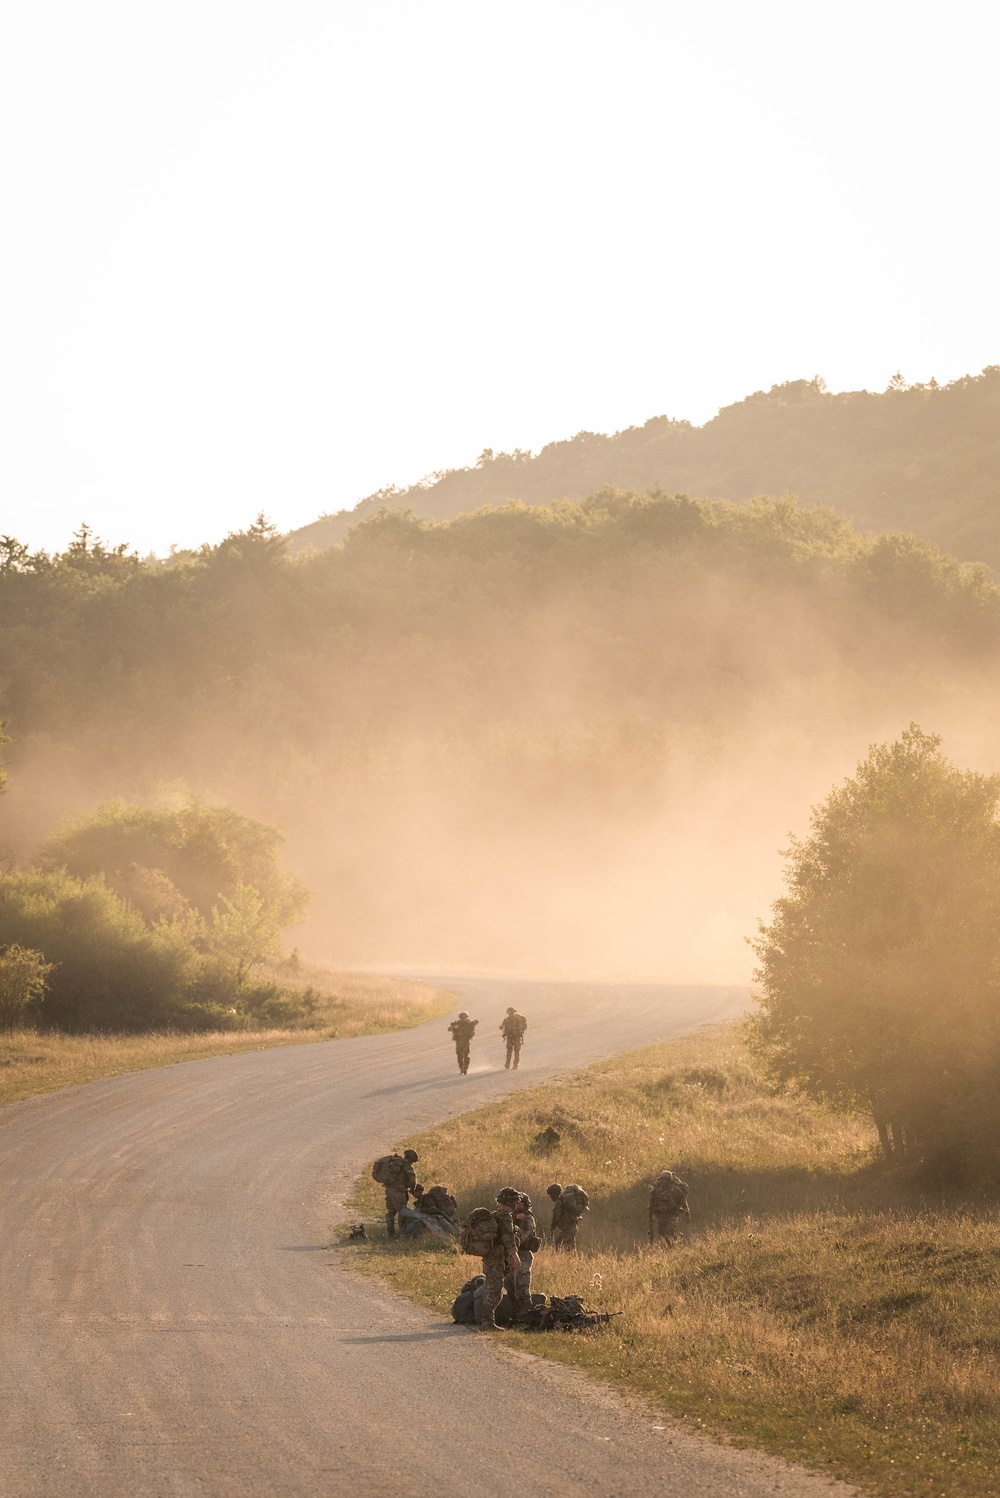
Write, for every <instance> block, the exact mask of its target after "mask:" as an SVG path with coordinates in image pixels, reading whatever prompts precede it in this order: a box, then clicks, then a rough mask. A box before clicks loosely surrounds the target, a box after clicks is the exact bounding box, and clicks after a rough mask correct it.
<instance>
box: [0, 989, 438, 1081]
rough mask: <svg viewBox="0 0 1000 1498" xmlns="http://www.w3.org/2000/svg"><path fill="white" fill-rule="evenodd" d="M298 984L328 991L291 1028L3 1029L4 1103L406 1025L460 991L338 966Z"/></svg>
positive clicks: (430, 1014) (1, 1078)
mask: <svg viewBox="0 0 1000 1498" xmlns="http://www.w3.org/2000/svg"><path fill="white" fill-rule="evenodd" d="M281 981H282V982H283V983H284V984H285V985H286V986H287V987H290V986H292V985H293V983H300V984H301V986H302V987H307V986H309V985H311V986H312V987H313V988H314V989H315V990H317V991H318V992H319V993H320V994H321V995H322V998H321V1000H320V1002H319V1005H318V1007H317V1009H316V1012H315V1014H314V1015H313V1016H312V1017H311V1019H310V1021H309V1024H308V1026H303V1027H301V1028H299V1029H289V1030H226V1031H218V1032H214V1031H213V1032H208V1033H203V1034H187V1033H181V1032H179V1031H153V1032H151V1033H149V1034H143V1035H63V1034H59V1033H56V1032H52V1031H43V1030H13V1031H10V1030H8V1031H0V1103H11V1102H15V1101H16V1100H17V1099H18V1098H24V1097H29V1096H30V1095H31V1094H33V1093H37V1092H52V1091H53V1090H54V1089H55V1088H58V1087H70V1086H72V1085H73V1084H74V1083H77V1082H93V1081H96V1080H97V1079H98V1078H99V1077H116V1076H120V1075H121V1074H122V1073H124V1072H131V1071H145V1070H146V1069H147V1068H148V1067H152V1066H170V1065H172V1064H173V1063H174V1062H177V1061H197V1060H200V1059H202V1058H203V1057H206V1056H228V1055H232V1054H233V1053H234V1052H236V1051H262V1050H265V1049H268V1048H269V1047H271V1046H280V1045H303V1044H305V1043H306V1042H309V1041H314V1040H344V1039H347V1038H348V1037H350V1036H352V1035H381V1034H384V1033H385V1032H387V1031H389V1030H406V1029H409V1028H411V1027H412V1026H413V1025H422V1024H423V1023H424V1021H425V1020H429V1019H434V1018H435V1017H436V1016H437V1015H440V1014H447V1013H448V1010H449V1009H451V1008H453V1006H454V1003H455V998H454V995H453V994H450V993H448V992H446V990H444V989H441V988H434V987H432V986H431V985H430V984H426V983H417V982H415V981H413V980H412V979H409V978H385V977H379V976H377V975H374V974H369V973H336V972H332V971H331V970H329V969H326V968H317V967H305V966H304V967H303V968H302V969H301V970H300V972H299V973H298V975H297V976H296V977H295V978H294V979H293V980H289V978H288V977H287V975H286V974H282V978H281Z"/></svg>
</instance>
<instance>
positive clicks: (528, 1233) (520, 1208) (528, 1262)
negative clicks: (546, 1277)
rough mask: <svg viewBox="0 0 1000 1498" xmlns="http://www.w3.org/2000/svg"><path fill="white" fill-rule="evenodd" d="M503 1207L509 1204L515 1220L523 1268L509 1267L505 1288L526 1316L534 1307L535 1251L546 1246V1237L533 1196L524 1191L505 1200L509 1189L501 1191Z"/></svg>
mask: <svg viewBox="0 0 1000 1498" xmlns="http://www.w3.org/2000/svg"><path fill="white" fill-rule="evenodd" d="M506 1192H513V1187H510V1186H508V1187H507V1188H506ZM497 1201H498V1202H499V1203H500V1205H501V1206H507V1205H509V1206H510V1207H511V1215H512V1217H513V1219H514V1232H515V1233H516V1235H517V1256H518V1258H519V1259H520V1261H521V1267H520V1269H508V1271H507V1274H506V1276H505V1278H504V1288H505V1289H506V1291H507V1294H508V1295H509V1296H510V1298H511V1300H512V1301H513V1303H514V1313H515V1315H522V1314H523V1313H525V1312H527V1311H530V1310H531V1266H532V1264H533V1263H534V1258H535V1254H536V1252H537V1251H538V1249H540V1248H541V1246H542V1240H541V1239H540V1238H539V1236H538V1228H537V1226H536V1224H535V1218H534V1215H533V1213H532V1210H531V1197H530V1196H528V1195H527V1194H526V1193H525V1192H524V1191H521V1192H519V1193H517V1201H516V1202H515V1201H512V1200H510V1198H509V1197H507V1198H506V1199H505V1192H504V1191H501V1193H500V1195H499V1196H498V1197H497Z"/></svg>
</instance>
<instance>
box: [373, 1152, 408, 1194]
mask: <svg viewBox="0 0 1000 1498" xmlns="http://www.w3.org/2000/svg"><path fill="white" fill-rule="evenodd" d="M405 1168H406V1161H405V1160H404V1159H403V1157H402V1155H381V1156H380V1157H379V1158H378V1159H377V1160H376V1161H375V1164H374V1165H373V1166H372V1180H373V1181H377V1182H378V1183H379V1185H380V1186H398V1185H399V1184H400V1182H401V1180H402V1177H403V1171H404V1170H405Z"/></svg>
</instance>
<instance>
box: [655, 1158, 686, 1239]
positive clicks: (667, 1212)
mask: <svg viewBox="0 0 1000 1498" xmlns="http://www.w3.org/2000/svg"><path fill="white" fill-rule="evenodd" d="M682 1217H686V1218H687V1220H688V1222H690V1221H691V1208H690V1207H689V1206H688V1188H687V1186H686V1185H685V1183H684V1182H683V1181H682V1180H681V1179H680V1177H679V1176H675V1175H674V1173H673V1171H672V1170H664V1171H661V1172H660V1174H659V1175H658V1176H657V1177H656V1180H655V1181H654V1182H653V1184H652V1186H651V1187H650V1188H649V1241H650V1243H654V1242H655V1241H656V1237H657V1234H658V1235H659V1236H660V1237H661V1238H663V1239H664V1240H665V1242H667V1243H670V1244H672V1243H673V1241H674V1239H675V1238H676V1237H677V1230H678V1228H679V1227H680V1220H681V1218H682Z"/></svg>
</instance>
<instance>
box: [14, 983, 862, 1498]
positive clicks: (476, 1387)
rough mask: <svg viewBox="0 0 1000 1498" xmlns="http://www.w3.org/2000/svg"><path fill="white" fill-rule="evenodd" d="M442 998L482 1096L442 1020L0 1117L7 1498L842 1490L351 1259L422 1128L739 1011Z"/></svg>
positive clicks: (533, 995)
mask: <svg viewBox="0 0 1000 1498" xmlns="http://www.w3.org/2000/svg"><path fill="white" fill-rule="evenodd" d="M451 987H452V988H453V989H454V990H455V991H457V992H460V993H461V996H462V998H463V1000H464V1002H465V1003H466V1004H467V1005H468V1007H469V1008H470V1009H472V1010H473V1011H474V1012H475V1011H478V1012H480V1013H481V1014H482V1016H483V1026H482V1028H483V1029H484V1031H485V1032H486V1035H487V1036H488V1037H489V1038H490V1044H489V1045H487V1044H486V1043H482V1042H481V1043H480V1044H479V1045H478V1051H477V1052H474V1055H473V1065H474V1066H476V1065H477V1063H480V1065H481V1068H482V1069H479V1070H475V1071H473V1072H471V1073H470V1075H469V1076H468V1077H460V1076H459V1075H458V1073H457V1071H456V1070H455V1069H454V1059H453V1056H452V1055H451V1054H449V1050H448V1047H447V1044H446V1042H447V1036H446V1035H445V1034H444V1033H443V1027H444V1024H445V1023H446V1021H442V1020H436V1021H434V1022H433V1023H432V1024H430V1025H428V1026H424V1027H423V1028H421V1029H419V1030H415V1031H409V1032H406V1033H403V1034H398V1035H385V1036H368V1037H363V1038H360V1039H357V1040H348V1041H332V1042H328V1043H325V1044H320V1045H309V1046H300V1047H291V1048H288V1049H283V1050H274V1051H262V1052H257V1053H253V1054H250V1055H240V1056H231V1057H223V1058H218V1059H213V1060H210V1061H196V1062H188V1063H185V1064H184V1065H181V1066H173V1067H168V1068H164V1069H162V1070H159V1071H150V1072H143V1073H139V1074H136V1075H133V1076H128V1077H118V1078H114V1079H109V1080H107V1081H104V1082H94V1083H90V1084H88V1085H87V1086H84V1087H77V1088H73V1089H70V1090H67V1091H65V1092H61V1093H55V1094H52V1095H50V1096H48V1097H42V1098H34V1099H29V1100H28V1101H26V1102H22V1103H14V1104H12V1105H10V1106H8V1107H6V1108H4V1109H0V1181H2V1183H3V1196H2V1213H3V1224H2V1227H0V1494H2V1495H3V1498H29V1495H30V1498H36V1495H37V1498H78V1495H80V1498H82V1495H86V1498H106V1495H107V1498H117V1495H119V1494H120V1495H125V1498H147V1495H148V1498H154V1495H155V1498H168V1495H169V1498H188V1495H199V1498H205V1495H208V1498H216V1495H219V1498H243V1495H255V1498H256V1495H269V1498H300V1495H301V1498H318V1495H326V1494H341V1493H348V1492H349V1493H351V1494H358V1495H365V1498H383V1495H385V1498H398V1495H408V1494H421V1495H423V1494H429V1493H433V1494H435V1495H441V1498H480V1495H482V1498H487V1495H488V1498H493V1495H497V1494H507V1493H508V1492H511V1491H517V1492H519V1493H522V1494H542V1493H544V1494H553V1495H583V1494H588V1495H591V1494H593V1495H598V1494H600V1495H618V1494H621V1495H625V1494H629V1495H645V1494H652V1493H662V1492H664V1491H667V1490H668V1489H670V1490H674V1489H676V1490H679V1491H683V1492H685V1494H686V1498H692V1495H701V1494H704V1495H708V1494H711V1495H723V1494H725V1495H730V1494H733V1495H735V1494H741V1495H748V1498H750V1495H753V1498H757V1495H762V1494H764V1493H768V1494H772V1493H773V1492H774V1491H775V1490H778V1491H780V1492H782V1493H785V1494H796V1495H803V1498H805V1495H812V1494H820V1493H824V1494H828V1493H831V1492H834V1491H835V1488H834V1486H833V1485H832V1484H829V1483H827V1482H826V1481H825V1480H823V1479H821V1478H816V1477H813V1476H811V1475H810V1474H807V1473H802V1472H800V1471H797V1470H796V1469H794V1468H791V1467H785V1466H783V1465H782V1464H780V1463H777V1462H774V1461H772V1460H771V1459H769V1458H764V1457H759V1456H754V1455H747V1454H744V1453H739V1452H734V1451H727V1450H725V1449H723V1448H720V1447H716V1446H713V1445H711V1444H710V1443H708V1442H704V1441H700V1440H699V1439H698V1438H697V1437H695V1436H690V1435H687V1434H685V1433H684V1432H682V1431H681V1430H680V1429H679V1428H673V1427H670V1426H667V1427H666V1428H664V1429H657V1428H656V1426H657V1425H663V1424H664V1422H662V1421H660V1422H656V1421H655V1420H654V1417H651V1416H649V1415H648V1414H643V1413H641V1412H640V1413H635V1412H632V1411H630V1409H629V1408H628V1407H626V1406H625V1405H624V1404H623V1403H621V1402H620V1401H618V1400H617V1399H616V1398H614V1397H613V1396H611V1395H610V1394H607V1393H605V1392H602V1391H601V1390H600V1389H597V1388H595V1387H594V1386H592V1385H590V1384H588V1383H587V1382H586V1381H584V1380H583V1379H581V1378H579V1377H577V1376H575V1375H573V1374H572V1373H566V1372H565V1371H564V1370H561V1369H559V1368H556V1367H554V1366H553V1365H550V1364H547V1363H544V1362H540V1361H537V1360H535V1359H530V1358H525V1357H519V1356H518V1355H516V1354H514V1353H512V1352H511V1351H510V1350H506V1349H504V1348H503V1347H502V1346H500V1345H497V1340H498V1339H496V1338H484V1337H477V1336H476V1335H475V1334H472V1333H469V1332H468V1331H466V1330H465V1329H464V1328H453V1327H451V1326H450V1325H442V1324H441V1323H440V1322H439V1321H437V1320H436V1319H435V1318H434V1317H433V1316H431V1315H430V1314H428V1313H427V1312H426V1311H422V1310H420V1309H418V1308H416V1307H413V1306H410V1305H409V1304H408V1303H405V1302H402V1301H400V1300H399V1299H397V1298H395V1297H394V1296H392V1295H391V1293H389V1292H388V1291H386V1290H383V1289H382V1288H380V1287H379V1286H378V1285H377V1284H375V1283H373V1282H371V1281H368V1280H366V1279H362V1278H360V1277H358V1276H356V1275H354V1274H352V1273H351V1272H350V1271H349V1269H346V1268H341V1267H340V1266H339V1263H338V1254H337V1251H336V1250H333V1251H331V1250H330V1249H329V1248H328V1247H327V1246H326V1245H327V1244H328V1243H329V1236H330V1231H329V1229H330V1222H331V1220H332V1219H333V1217H334V1216H335V1215H338V1210H337V1204H338V1199H339V1197H340V1196H341V1194H342V1193H343V1191H344V1189H345V1188H346V1187H347V1186H349V1184H350V1182H351V1181H352V1180H353V1179H354V1178H355V1177H356V1175H357V1174H358V1172H359V1171H360V1169H361V1168H362V1167H363V1166H364V1163H365V1162H366V1161H368V1160H370V1159H371V1158H372V1157H373V1156H374V1155H375V1154H376V1153H378V1152H379V1151H381V1150H382V1149H384V1148H385V1147H386V1146H387V1145H388V1144H391V1143H395V1142H396V1141H397V1140H399V1139H400V1138H401V1137H402V1136H403V1135H405V1134H406V1133H407V1132H408V1131H409V1130H411V1129H414V1130H415V1129H416V1128H418V1127H420V1126H425V1125H428V1124H431V1123H434V1122H437V1121H439V1120H441V1119H443V1118H446V1117H448V1116H450V1115H452V1114H454V1113H457V1112H460V1111H462V1110H464V1109H466V1108H469V1107H472V1106H476V1105H479V1104H482V1103H485V1102H487V1101H489V1100H490V1099H491V1098H495V1097H497V1096H499V1095H501V1094H503V1093H504V1092H506V1091H508V1090H510V1089H512V1088H516V1087H521V1086H525V1085H529V1084H531V1083H535V1082H537V1081H538V1080H539V1079H540V1078H542V1077H544V1076H546V1075H550V1074H551V1073H552V1072H553V1071H555V1070H565V1069H566V1068H568V1067H569V1066H575V1065H578V1064H581V1063H584V1062H586V1061H589V1060H593V1059H595V1058H597V1057H599V1056H602V1055H607V1054H610V1053H613V1052H616V1051H620V1050H623V1049H627V1048H628V1047H630V1046H633V1045H639V1044H642V1043H644V1042H647V1041H650V1040H653V1039H656V1038H659V1037H662V1036H668V1035H671V1034H676V1033H678V1032H680V1031H683V1030H685V1029H689V1028H691V1027H692V1026H694V1025H696V1024H698V1023H699V1022H701V1021H704V1020H711V1019H716V1018H719V1017H722V1016H724V1015H726V1014H728V1013H732V1012H734V1010H735V1009H737V1008H739V1007H740V1003H741V995H740V994H739V993H738V991H736V990H734V989H718V988H716V989H707V988H655V987H626V986H613V985H606V986H604V985H594V986H570V985H555V984H544V985H543V984H517V985H514V984H510V983H502V982H499V981H487V980H476V981H468V982H466V981H462V982H461V983H455V982H452V983H451ZM510 1002H516V1003H517V1004H518V1005H519V1006H521V1007H523V1008H524V1009H526V1010H527V1011H528V1013H529V1014H530V1016H531V1028H530V1030H529V1032H528V1036H529V1039H528V1045H527V1046H526V1049H525V1055H524V1061H523V1062H522V1068H521V1071H520V1072H518V1073H516V1074H511V1073H507V1072H504V1071H503V1070H502V1069H499V1070H496V1069H493V1070H490V1069H487V1067H486V1065H485V1063H486V1061H487V1059H488V1060H489V1061H490V1062H492V1064H493V1066H494V1067H495V1066H496V1059H497V1056H498V1049H499V1044H498V1039H496V1040H494V1039H493V1037H492V1035H491V1033H490V1032H491V1031H493V1028H494V1026H495V1024H496V1023H498V1021H499V1017H500V1015H501V1014H502V1012H503V1008H504V1006H505V1005H506V1004H507V1003H510ZM487 1052H488V1053H489V1054H488V1055H487ZM339 1215H341V1216H342V1215H343V1213H342V1212H340V1213H339ZM542 1391H543V1392H544V1398H540V1397H539V1395H540V1392H542ZM668 1474H669V1480H668ZM839 1491H840V1492H846V1491H847V1490H846V1489H840V1490H839Z"/></svg>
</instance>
